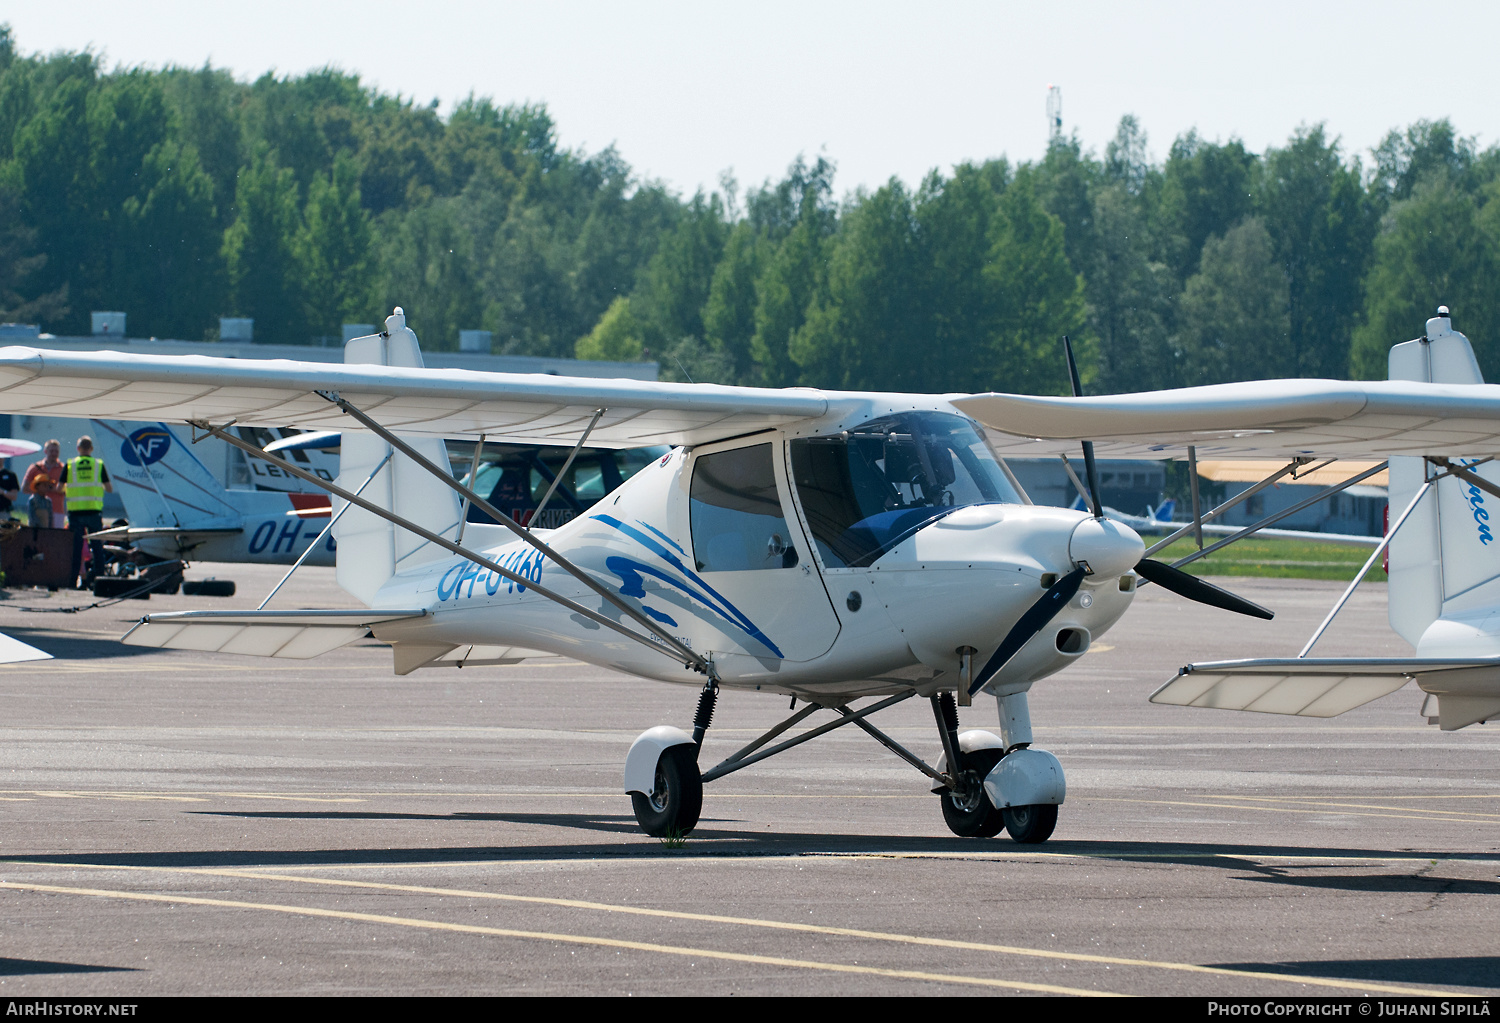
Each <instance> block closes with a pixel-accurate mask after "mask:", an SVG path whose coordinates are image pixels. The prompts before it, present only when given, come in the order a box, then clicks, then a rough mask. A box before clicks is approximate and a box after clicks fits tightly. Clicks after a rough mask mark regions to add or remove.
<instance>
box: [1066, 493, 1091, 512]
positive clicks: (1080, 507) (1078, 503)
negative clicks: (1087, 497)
mask: <svg viewBox="0 0 1500 1023" xmlns="http://www.w3.org/2000/svg"><path fill="white" fill-rule="evenodd" d="M1068 508H1069V510H1071V511H1088V510H1089V506H1088V505H1086V504H1084V503H1083V495H1082V494H1079V495H1078V496H1077V497H1076V498H1074V500H1073V503H1072V504H1070V505H1068Z"/></svg>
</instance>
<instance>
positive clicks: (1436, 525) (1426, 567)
mask: <svg viewBox="0 0 1500 1023" xmlns="http://www.w3.org/2000/svg"><path fill="white" fill-rule="evenodd" d="M1390 378H1391V379H1392V380H1417V381H1425V382H1430V383H1441V384H1481V383H1484V378H1483V377H1482V376H1481V375H1480V372H1479V363H1478V362H1477V361H1476V360H1475V358H1474V349H1473V348H1472V347H1471V346H1470V344H1469V339H1468V338H1466V337H1464V335H1462V334H1460V333H1458V332H1457V331H1455V330H1454V329H1453V326H1452V321H1451V320H1450V319H1449V318H1448V315H1447V310H1446V309H1444V310H1440V311H1439V314H1438V315H1437V316H1435V317H1433V318H1432V319H1430V320H1428V321H1427V333H1426V335H1425V336H1424V337H1422V338H1419V339H1418V340H1416V341H1407V342H1404V343H1402V344H1398V345H1396V346H1395V347H1393V348H1392V349H1391V354H1390ZM1433 454H1447V455H1448V456H1449V457H1451V458H1454V459H1455V460H1459V459H1462V458H1463V456H1465V455H1467V454H1472V452H1463V451H1449V452H1433ZM1390 462H1391V469H1390V478H1391V483H1390V512H1389V515H1390V518H1391V519H1392V520H1394V519H1395V518H1396V517H1397V516H1398V515H1400V514H1401V512H1402V511H1403V510H1404V509H1405V508H1406V506H1407V504H1408V503H1410V501H1411V499H1412V498H1413V497H1414V496H1416V493H1417V490H1418V489H1419V488H1420V487H1421V486H1422V483H1423V481H1424V480H1425V478H1426V468H1425V465H1424V463H1423V460H1422V459H1421V458H1417V457H1415V456H1403V457H1398V458H1392V459H1391V460H1390ZM1474 472H1475V473H1477V474H1478V475H1480V476H1482V477H1483V478H1484V479H1486V480H1490V481H1492V482H1495V483H1500V463H1495V462H1487V463H1486V464H1484V465H1483V466H1481V467H1479V468H1477V469H1475V470H1474ZM1436 489H1437V494H1436V495H1432V494H1429V495H1427V496H1426V497H1424V498H1423V499H1422V503H1421V504H1420V505H1418V506H1417V509H1416V510H1415V511H1414V512H1412V514H1411V516H1410V517H1408V519H1407V520H1406V524H1405V525H1404V526H1402V527H1401V532H1400V533H1398V534H1397V535H1396V537H1395V539H1393V540H1392V541H1391V546H1390V568H1389V573H1390V587H1389V601H1390V620H1391V628H1393V629H1395V630H1396V632H1397V633H1398V634H1400V635H1401V637H1402V638H1403V639H1405V640H1407V642H1409V643H1411V644H1412V645H1413V646H1415V645H1416V644H1417V642H1418V640H1420V639H1421V638H1422V634H1423V633H1424V632H1426V631H1427V627H1428V626H1430V625H1431V624H1432V623H1433V622H1434V621H1436V620H1437V619H1438V618H1439V617H1449V616H1451V615H1453V614H1456V613H1460V612H1463V611H1465V610H1469V609H1471V608H1475V607H1484V606H1492V605H1500V501H1497V500H1496V499H1495V498H1494V497H1493V496H1490V495H1487V494H1485V493H1484V492H1483V491H1481V490H1480V489H1479V488H1478V487H1471V486H1470V485H1469V484H1467V483H1464V482H1463V481H1462V480H1458V479H1454V478H1453V477H1449V478H1447V479H1444V480H1440V481H1439V482H1438V484H1437V488H1436ZM1434 496H1435V497H1436V500H1434Z"/></svg>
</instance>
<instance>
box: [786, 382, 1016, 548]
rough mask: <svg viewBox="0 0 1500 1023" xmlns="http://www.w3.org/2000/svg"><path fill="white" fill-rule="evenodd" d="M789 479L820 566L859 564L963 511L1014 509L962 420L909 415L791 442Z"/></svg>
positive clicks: (996, 470)
mask: <svg viewBox="0 0 1500 1023" xmlns="http://www.w3.org/2000/svg"><path fill="white" fill-rule="evenodd" d="M791 453H792V476H793V478H794V482H795V485H796V487H797V496H798V498H799V499H800V500H801V502H802V511H803V514H804V515H806V516H807V521H808V525H809V526H810V527H811V529H812V534H813V541H814V542H815V543H816V544H817V545H818V553H819V555H820V556H821V557H822V558H823V564H825V565H827V566H829V567H831V568H833V567H844V566H847V567H855V568H857V567H861V566H865V565H870V564H873V563H874V562H875V561H876V560H877V559H878V558H879V557H880V556H881V555H882V554H884V553H885V552H886V551H888V550H890V549H891V548H892V547H894V546H895V545H896V544H898V543H900V542H901V541H902V540H904V539H906V537H908V536H910V535H911V534H912V533H914V532H916V531H917V530H918V529H920V528H922V527H923V526H925V525H927V524H928V523H929V522H933V521H935V520H937V519H939V518H941V517H943V516H944V515H946V514H948V513H949V512H950V511H952V510H954V509H955V508H963V507H967V506H968V505H971V504H992V503H999V502H1004V503H1012V504H1019V503H1020V496H1019V495H1017V494H1016V492H1015V490H1014V489H1013V488H1012V487H1011V485H1010V483H1009V482H1008V481H1007V480H1006V479H1005V475H1004V473H1002V472H1001V471H1000V466H999V465H998V464H997V463H996V462H995V457H994V455H993V454H991V453H990V450H989V448H988V447H986V446H985V443H984V441H983V439H981V437H980V436H979V433H978V431H976V430H975V429H974V426H973V424H971V423H970V422H969V421H968V420H967V419H965V418H963V417H962V416H957V415H951V414H948V413H941V412H908V413H903V414H900V415H895V416H887V417H885V418H882V419H876V420H873V421H871V422H868V423H865V424H863V425H861V426H859V427H856V428H855V429H853V430H848V431H846V432H844V433H840V434H837V435H835V436H831V437H807V438H799V439H797V440H794V441H792V442H791Z"/></svg>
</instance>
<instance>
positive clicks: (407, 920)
mask: <svg viewBox="0 0 1500 1023" xmlns="http://www.w3.org/2000/svg"><path fill="white" fill-rule="evenodd" d="M0 888H9V889H14V890H19V891H33V892H47V893H50V894H53V895H81V896H88V897H91V898H101V899H131V900H134V901H138V902H164V903H168V904H171V905H178V906H211V907H215V908H220V909H257V910H260V911H261V912H266V913H285V914H288V915H291V916H312V917H323V918H328V919H334V920H349V921H352V922H355V923H369V924H382V925H385V926H390V927H412V928H417V929H419V930H427V931H449V932H453V933H458V934H484V935H490V936H493V937H499V938H520V939H523V940H530V941H553V942H561V943H564V944H570V945H593V946H598V947H603V948H616V949H629V950H631V951H636V952H657V953H661V954H664V955H676V956H691V957H692V958H694V959H722V960H726V961H728V962H734V963H752V964H755V965H759V966H784V967H790V968H793V969H801V970H821V971H825V972H828V973H856V974H865V975H868V976H875V977H893V978H896V979H900V980H925V981H929V982H933V983H939V984H964V985H969V986H978V987H990V988H1003V989H1005V990H1010V991H1035V992H1039V993H1041V994H1049V995H1086V996H1093V997H1124V996H1123V995H1121V994H1119V993H1118V992H1114V991H1092V990H1089V989H1087V988H1076V987H1063V986H1061V985H1058V984H1035V983H1032V982H1030V981H1024V980H1001V979H999V978H995V977H969V976H964V975H961V974H950V973H929V972H926V971H924V970H890V969H885V968H883V967H879V966H860V965H858V964H855V963H830V962H822V961H819V960H816V959H789V958H786V957H784V956H763V955H754V954H752V953H748V952H725V951H723V950H720V949H711V948H690V947H688V946H685V945H661V944H657V943H655V942H649V941H626V940H622V939H620V938H601V937H596V936H594V935H588V934H562V933H557V932H553V931H518V930H512V929H510V928H505V927H484V926H480V925H478V924H456V923H450V922H448V921H445V920H422V919H417V918H414V917H405V916H387V915H385V914H382V913H355V912H350V911H348V910H341V909H321V908H318V907H314V906H289V905H283V904H280V903H274V902H241V901H239V900H235V899H206V898H200V897H194V896H189V895H158V894H155V893H150V892H128V891H114V890H111V889H106V888H70V887H63V886H60V885H45V884H19V883H16V882H12V881H0Z"/></svg>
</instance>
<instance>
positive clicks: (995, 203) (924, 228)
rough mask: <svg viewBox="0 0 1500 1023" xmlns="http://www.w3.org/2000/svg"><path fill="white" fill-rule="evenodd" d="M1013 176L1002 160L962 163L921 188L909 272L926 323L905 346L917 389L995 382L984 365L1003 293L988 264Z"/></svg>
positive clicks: (914, 299) (913, 386)
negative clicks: (988, 272)
mask: <svg viewBox="0 0 1500 1023" xmlns="http://www.w3.org/2000/svg"><path fill="white" fill-rule="evenodd" d="M1009 179H1010V167H1009V165H1008V164H1006V162H1005V161H1003V160H992V161H989V162H987V163H984V164H979V165H974V164H960V165H958V166H957V167H955V168H954V169H953V176H952V177H951V178H947V179H944V178H943V177H942V175H940V174H937V173H936V172H934V173H932V174H930V175H928V177H927V180H926V182H924V184H923V186H922V190H921V191H920V192H919V193H918V195H917V200H916V209H915V211H914V219H915V222H916V232H917V235H916V243H917V244H916V246H915V248H914V251H913V252H912V254H911V256H910V257H909V259H910V262H911V264H912V265H911V266H910V268H909V270H908V272H909V273H910V274H911V278H912V285H913V289H912V290H913V291H914V292H915V293H914V294H913V296H912V298H911V301H912V303H913V304H914V305H915V306H916V307H917V309H916V312H917V315H918V316H920V323H921V326H920V330H919V332H916V333H915V335H914V336H913V338H912V339H911V341H910V346H909V348H908V350H907V351H906V352H905V353H904V355H905V358H906V359H907V360H908V361H909V362H910V364H911V365H910V367H909V369H908V370H907V373H906V374H905V376H906V379H908V380H909V381H910V383H911V389H913V390H923V391H976V390H987V389H989V388H990V387H991V386H993V385H994V384H995V381H993V380H992V379H989V378H988V376H987V373H986V372H985V367H986V366H987V364H988V361H987V358H986V355H985V353H986V339H987V338H988V337H989V336H990V334H991V332H992V331H993V329H994V325H995V317H996V315H997V313H998V304H999V298H1000V295H999V292H998V291H997V289H996V286H995V283H994V281H993V280H992V279H991V278H990V277H988V276H987V275H986V274H985V266H986V264H987V263H988V261H989V258H990V243H991V240H992V239H993V237H994V233H995V231H996V230H997V225H996V221H997V219H998V217H999V215H1000V213H999V210H1000V196H1001V195H1002V194H1003V193H1004V191H1005V189H1006V187H1007V185H1008V183H1009ZM1065 230H1066V227H1065Z"/></svg>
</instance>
